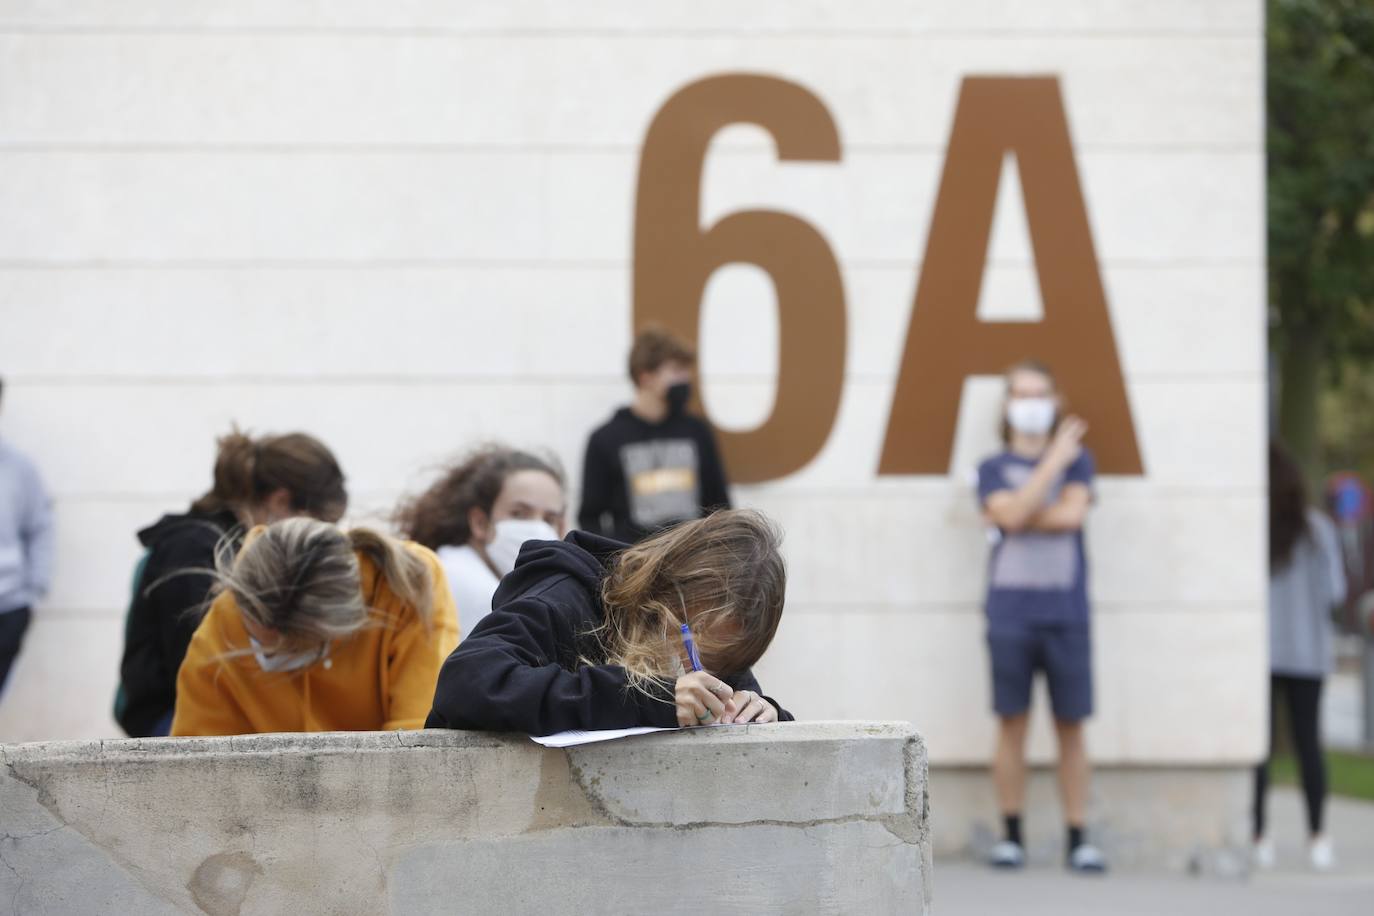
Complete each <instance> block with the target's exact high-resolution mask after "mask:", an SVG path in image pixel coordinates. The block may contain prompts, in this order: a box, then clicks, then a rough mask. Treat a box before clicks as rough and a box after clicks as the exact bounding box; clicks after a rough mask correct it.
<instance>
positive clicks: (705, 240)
mask: <svg viewBox="0 0 1374 916" xmlns="http://www.w3.org/2000/svg"><path fill="white" fill-rule="evenodd" d="M738 123H749V124H755V125H757V126H759V127H761V128H763V129H764V130H766V131H768V132H769V133H770V134H771V135H772V137H773V140H774V143H775V144H776V146H777V153H778V158H779V159H781V160H783V161H797V160H802V161H829V162H838V161H839V159H840V139H839V134H838V132H837V131H836V129H835V122H834V119H833V118H832V117H831V116H830V113H829V111H827V110H826V108H825V105H824V104H822V103H821V101H820V100H819V99H818V98H816V96H815V95H814V94H812V93H811V92H809V91H808V90H806V89H805V88H803V87H801V86H799V85H797V84H796V83H791V82H787V81H785V80H781V79H777V78H775V77H768V76H756V75H746V74H729V75H723V76H715V77H710V78H708V79H704V80H701V81H699V82H696V83H692V84H690V85H688V86H686V87H684V88H683V89H681V90H680V91H678V92H677V93H676V94H675V95H673V96H672V98H670V99H669V100H668V101H667V102H666V103H664V105H663V107H662V108H661V109H660V110H659V112H658V114H657V115H656V116H655V117H654V119H653V122H652V123H651V124H650V126H649V131H648V134H647V136H646V137H645V139H644V148H643V152H642V154H641V157H640V164H639V187H638V196H637V200H636V205H635V240H634V324H635V327H636V329H638V328H642V327H644V326H646V325H650V324H658V325H662V326H665V327H668V328H670V329H671V330H673V331H675V332H676V333H678V334H680V335H682V336H683V337H684V338H686V339H687V340H689V341H691V342H693V343H694V344H695V342H696V340H697V336H698V328H699V326H700V313H701V300H702V295H703V293H704V291H705V289H706V283H707V281H708V280H709V279H710V278H711V275H712V274H713V273H714V272H715V271H716V270H718V269H720V268H721V267H724V266H725V265H727V264H753V265H756V266H757V267H759V268H761V269H762V270H764V271H766V272H767V273H768V275H769V276H770V277H771V278H772V281H773V285H774V288H775V289H776V292H777V303H778V327H779V337H780V339H779V355H778V379H777V398H776V401H775V404H774V408H773V412H772V414H771V415H770V416H769V417H768V419H767V420H765V421H764V422H763V423H762V424H761V425H760V426H758V427H757V428H755V429H753V430H749V431H745V432H733V431H721V434H720V435H721V447H722V449H723V450H724V452H725V459H726V462H727V465H728V467H729V468H730V471H731V476H732V478H733V479H734V480H736V481H739V482H741V483H749V482H756V481H762V480H771V479H775V478H778V477H783V476H785V475H787V474H790V473H793V472H795V471H797V470H799V469H800V468H802V467H803V466H804V465H806V463H807V462H809V461H811V459H813V458H814V457H815V456H816V455H817V454H818V453H819V452H820V450H821V448H822V447H823V446H824V445H825V441H826V439H827V438H828V437H829V435H830V431H831V428H832V427H833V426H834V423H835V417H836V414H837V412H838V410H839V406H840V395H841V389H842V387H843V383H844V364H845V336H846V315H845V301H844V287H843V284H842V283H841V282H840V268H839V265H838V263H837V262H836V261H835V255H834V253H833V252H832V251H831V250H830V246H829V245H828V244H827V243H826V241H825V238H824V237H823V236H822V235H821V234H820V233H819V232H817V231H816V229H815V228H813V227H812V226H811V225H809V224H808V223H806V222H805V221H804V220H801V219H798V218H797V217H795V216H792V215H789V214H784V213H778V212H775V211H769V210H743V211H738V212H735V213H731V214H730V215H728V216H726V217H724V218H723V219H721V220H720V221H718V222H717V223H715V224H714V225H713V226H711V227H710V228H709V229H707V230H705V231H704V232H703V231H702V230H701V228H700V200H701V173H702V167H703V164H704V161H705V157H706V150H707V147H708V146H709V144H710V142H711V138H712V137H713V136H715V134H716V133H717V132H718V131H720V130H721V129H722V128H724V127H727V126H729V125H731V124H738ZM1008 152H1012V153H1015V156H1016V162H1017V164H1018V166H1019V168H1020V178H1021V187H1022V189H1023V194H1024V197H1025V207H1026V217H1027V224H1028V226H1029V228H1030V237H1031V243H1032V247H1033V248H1034V252H1035V267H1036V273H1037V275H1038V278H1039V283H1040V294H1041V300H1042V302H1043V303H1044V318H1043V320H1041V321H1038V322H985V321H979V320H978V317H977V308H978V293H979V289H980V286H981V284H982V280H983V267H984V262H985V261H986V258H987V251H988V239H989V235H990V234H991V229H992V216H993V209H994V205H995V203H996V199H997V184H998V181H999V180H1000V177H1001V168H1002V162H1003V159H1004V157H1005V156H1006V154H1007V153H1008ZM913 218H914V217H913ZM922 264H923V269H922V272H921V276H920V280H919V282H918V283H917V286H916V297H915V302H914V304H913V307H912V317H911V324H910V327H909V329H908V332H907V341H906V349H905V352H904V354H903V356H902V362H901V367H900V371H899V375H898V381H897V387H896V392H895V394H894V396H893V401H892V410H891V414H890V416H889V418H888V425H887V434H886V437H885V441H884V443H883V448H882V454H881V456H880V458H879V462H878V473H879V474H944V473H947V472H948V470H949V463H950V455H951V452H952V450H953V446H954V433H955V425H956V423H957V420H958V415H959V398H960V394H961V392H962V390H963V383H964V379H965V378H966V377H968V376H970V375H994V374H997V373H999V372H1000V371H1002V369H1004V368H1005V367H1006V366H1008V365H1009V364H1011V363H1012V362H1014V361H1016V360H1017V359H1020V358H1022V357H1024V356H1028V355H1034V356H1036V357H1038V358H1040V359H1043V360H1045V361H1047V362H1049V363H1050V364H1051V365H1053V366H1054V367H1055V370H1056V374H1057V375H1058V376H1059V380H1060V384H1061V386H1062V388H1063V389H1064V391H1065V393H1066V395H1067V396H1068V398H1069V399H1070V401H1072V403H1073V405H1074V409H1075V411H1077V412H1079V413H1081V414H1082V415H1084V416H1085V417H1087V418H1088V420H1089V421H1090V422H1091V424H1092V430H1093V432H1092V436H1091V444H1092V446H1093V449H1094V451H1095V452H1096V455H1097V461H1098V467H1099V469H1100V470H1101V471H1102V472H1103V473H1108V474H1137V475H1138V474H1140V473H1142V466H1141V460H1140V449H1139V446H1138V444H1137V441H1136V434H1135V427H1134V424H1133V422H1132V419H1131V411H1130V405H1129V403H1128V401H1127V398H1126V387H1125V382H1124V380H1123V378H1122V375H1121V366H1120V361H1119V360H1118V358H1117V352H1116V342H1115V340H1114V338H1113V335H1112V327H1111V319H1110V317H1109V315H1108V313H1107V301H1106V294H1105V292H1104V291H1103V288H1102V278H1101V275H1100V272H1099V270H1098V265H1097V256H1096V254H1095V253H1094V250H1093V240H1092V233H1091V230H1090V228H1089V226H1088V216H1087V209H1086V206H1085V204H1084V200H1083V192H1082V189H1081V187H1080V185H1079V180H1078V170H1077V167H1076V166H1075V164H1074V158H1073V148H1072V144H1071V141H1070V139H1069V129H1068V120H1067V118H1066V117H1065V114H1064V105H1063V100H1062V98H1061V96H1060V92H1059V83H1058V81H1057V80H1056V79H1055V78H1053V77H1032V78H1020V77H969V78H967V79H965V80H964V82H963V85H962V87H961V89H960V92H959V102H958V107H957V109H956V111H955V115H954V124H953V127H952V128H951V131H950V137H949V145H948V149H947V151H946V154H945V164H944V170H943V173H942V174H941V178H940V190H939V194H938V196H937V198H936V201H935V210H934V213H933V214H932V216H931V220H930V232H929V233H928V236H927V241H926V251H925V257H924V258H923V259H922ZM698 406H700V405H698Z"/></svg>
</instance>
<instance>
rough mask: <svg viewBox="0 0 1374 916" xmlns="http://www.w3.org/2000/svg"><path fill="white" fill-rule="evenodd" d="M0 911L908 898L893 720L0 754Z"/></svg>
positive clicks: (428, 908) (907, 747) (914, 825)
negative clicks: (556, 738) (549, 741)
mask: <svg viewBox="0 0 1374 916" xmlns="http://www.w3.org/2000/svg"><path fill="white" fill-rule="evenodd" d="M0 755H2V756H3V763H4V768H3V772H2V773H0V913H3V912H8V911H9V909H10V908H12V909H13V910H14V911H15V912H18V913H29V912H39V911H49V912H63V913H119V914H128V913H138V914H157V913H188V912H189V913H195V912H205V913H209V914H212V916H224V914H240V913H241V914H257V913H264V914H266V913H271V914H279V913H290V914H298V916H300V914H307V913H319V912H329V913H367V914H378V913H388V912H390V913H397V914H402V913H404V914H411V913H493V912H499V913H502V914H516V913H541V914H548V913H636V912H662V913H691V914H704V913H713V914H714V913H751V914H752V913H765V912H783V913H921V912H925V911H927V910H928V909H929V906H930V888H931V842H930V826H929V817H928V812H927V797H926V754H925V747H924V745H923V743H922V741H921V739H920V737H919V736H918V735H917V734H916V733H915V732H914V731H913V730H912V728H911V726H909V725H907V724H905V723H854V722H833V723H830V722H826V723H793V724H785V725H764V726H740V727H733V728H715V729H696V730H691V731H685V732H667V733H663V734H655V735H648V736H643V737H637V738H631V739H628V740H625V741H617V742H610V743H606V744H593V745H584V746H581V747H575V748H569V749H567V750H550V749H545V748H542V747H539V746H538V745H536V744H534V743H533V742H532V741H530V740H529V739H528V738H525V737H523V736H513V735H493V734H486V733H478V732H445V731H427V732H391V733H341V734H321V735H254V736H247V737H238V738H188V739H150V740H149V739H145V740H119V741H82V742H52V743H39V744H23V745H4V746H0Z"/></svg>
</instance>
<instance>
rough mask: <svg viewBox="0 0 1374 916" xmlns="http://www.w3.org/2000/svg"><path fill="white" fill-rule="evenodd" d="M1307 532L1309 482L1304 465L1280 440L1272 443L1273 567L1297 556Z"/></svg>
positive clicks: (1270, 559) (1270, 536)
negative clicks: (1293, 456) (1299, 464)
mask: <svg viewBox="0 0 1374 916" xmlns="http://www.w3.org/2000/svg"><path fill="white" fill-rule="evenodd" d="M1305 534H1307V483H1306V482H1305V481H1304V480H1303V477H1302V469H1301V468H1299V467H1298V463H1297V462H1296V461H1294V460H1293V458H1292V456H1290V455H1289V454H1288V450H1287V449H1285V448H1284V447H1283V446H1282V445H1280V444H1279V443H1278V442H1275V441H1270V443H1269V569H1270V570H1271V571H1273V570H1279V569H1282V568H1283V567H1284V566H1286V565H1288V561H1289V560H1291V559H1293V550H1294V549H1295V548H1296V547H1297V546H1298V542H1299V541H1301V540H1302V538H1303V535H1305Z"/></svg>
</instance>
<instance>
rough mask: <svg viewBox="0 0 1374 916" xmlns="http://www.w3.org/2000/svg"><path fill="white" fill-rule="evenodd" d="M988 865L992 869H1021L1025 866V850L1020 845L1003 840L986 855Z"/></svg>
mask: <svg viewBox="0 0 1374 916" xmlns="http://www.w3.org/2000/svg"><path fill="white" fill-rule="evenodd" d="M988 864H989V865H991V866H992V867H993V868H1021V867H1022V866H1023V865H1025V864H1026V850H1024V849H1022V848H1021V844H1020V843H1013V842H1012V841H1011V840H1003V841H1002V842H1000V843H998V844H997V845H996V846H994V847H992V852H991V853H989V854H988Z"/></svg>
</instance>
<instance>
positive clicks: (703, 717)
mask: <svg viewBox="0 0 1374 916" xmlns="http://www.w3.org/2000/svg"><path fill="white" fill-rule="evenodd" d="M715 717H716V714H715V713H713V712H711V710H709V709H708V710H706V711H705V712H699V713H697V721H698V722H710V721H711V720H712V719H714V718H715Z"/></svg>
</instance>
